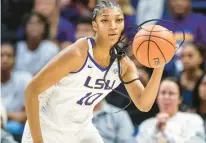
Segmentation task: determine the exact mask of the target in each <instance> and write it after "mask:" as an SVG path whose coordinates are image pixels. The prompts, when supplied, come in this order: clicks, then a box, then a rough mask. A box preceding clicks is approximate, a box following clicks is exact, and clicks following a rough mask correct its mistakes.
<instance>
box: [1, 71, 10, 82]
mask: <svg viewBox="0 0 206 143" xmlns="http://www.w3.org/2000/svg"><path fill="white" fill-rule="evenodd" d="M10 78H11V74H10V72H8V71H1V83H6V82H7V81H9V79H10Z"/></svg>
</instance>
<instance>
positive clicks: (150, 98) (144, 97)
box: [139, 67, 164, 112]
mask: <svg viewBox="0 0 206 143" xmlns="http://www.w3.org/2000/svg"><path fill="white" fill-rule="evenodd" d="M163 70H164V67H162V68H157V69H154V71H153V73H152V76H151V78H150V81H149V82H148V84H147V86H146V87H145V89H144V91H143V92H142V94H141V96H140V97H139V103H140V107H139V108H140V110H142V111H146V112H147V111H149V110H150V109H151V108H152V105H153V104H154V101H155V99H156V96H157V92H158V90H159V85H160V81H161V77H162V74H163Z"/></svg>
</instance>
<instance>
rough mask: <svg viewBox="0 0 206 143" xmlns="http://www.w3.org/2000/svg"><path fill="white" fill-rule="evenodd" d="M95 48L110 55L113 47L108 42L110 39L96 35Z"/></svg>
mask: <svg viewBox="0 0 206 143" xmlns="http://www.w3.org/2000/svg"><path fill="white" fill-rule="evenodd" d="M94 39H95V43H96V44H95V49H96V50H97V51H99V52H101V54H105V55H109V52H110V49H111V48H112V46H111V45H110V44H109V43H108V41H103V40H102V39H100V38H99V37H97V36H96V37H95V38H94Z"/></svg>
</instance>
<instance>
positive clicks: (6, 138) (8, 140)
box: [0, 103, 17, 143]
mask: <svg viewBox="0 0 206 143" xmlns="http://www.w3.org/2000/svg"><path fill="white" fill-rule="evenodd" d="M0 107H1V112H0V114H1V140H0V142H1V143H17V142H16V141H15V140H14V138H13V136H12V135H11V134H9V133H7V132H6V131H5V130H4V126H5V125H6V124H7V114H6V110H5V108H4V106H3V105H2V104H1V103H0Z"/></svg>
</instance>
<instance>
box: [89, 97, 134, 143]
mask: <svg viewBox="0 0 206 143" xmlns="http://www.w3.org/2000/svg"><path fill="white" fill-rule="evenodd" d="M119 110H120V108H117V107H115V106H112V105H110V104H108V103H107V102H106V101H105V100H102V101H101V102H99V103H98V104H97V105H96V106H95V108H94V117H93V124H94V125H95V127H96V128H97V130H98V131H99V134H100V135H101V137H102V138H103V141H104V142H105V143H134V142H135V139H134V137H133V136H132V134H133V131H134V127H133V125H132V122H131V119H130V117H129V115H128V113H127V112H125V111H121V112H119V113H114V112H116V111H119Z"/></svg>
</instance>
